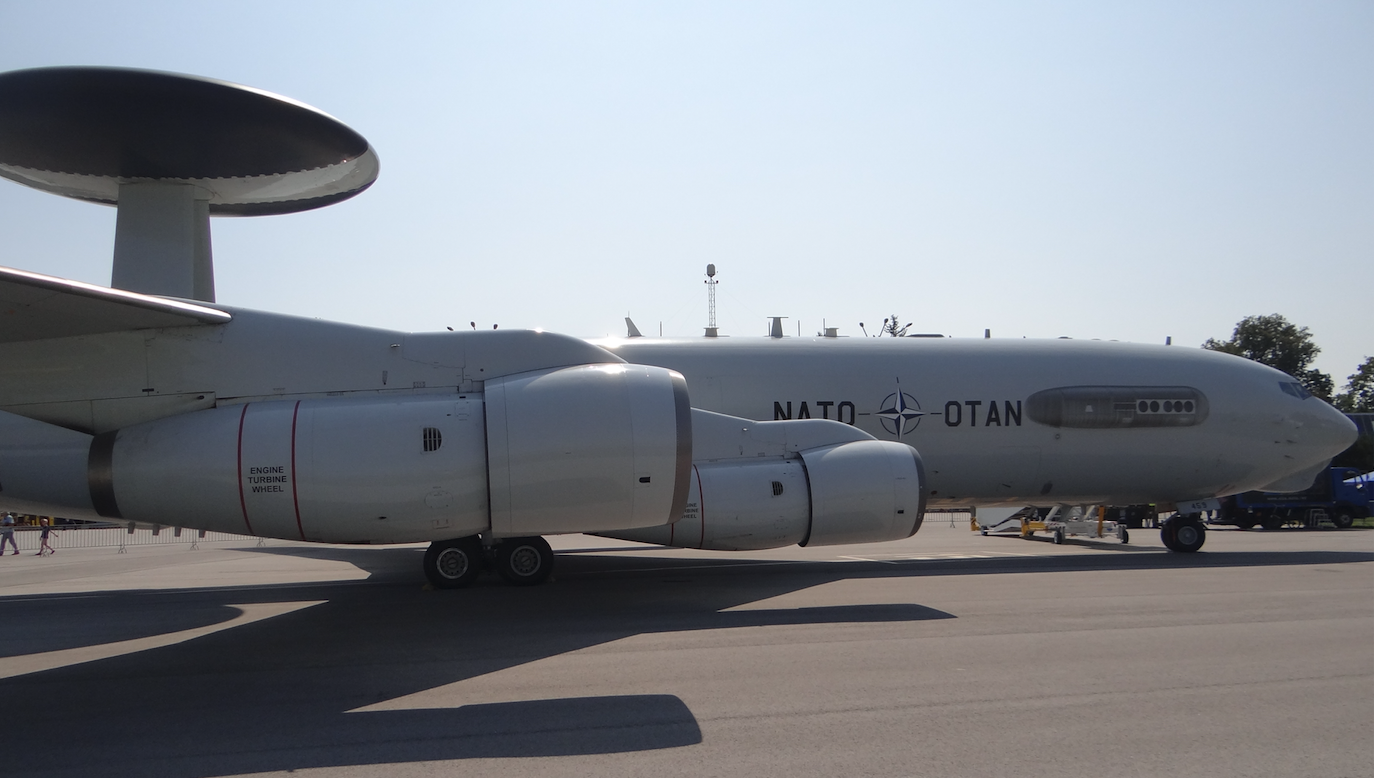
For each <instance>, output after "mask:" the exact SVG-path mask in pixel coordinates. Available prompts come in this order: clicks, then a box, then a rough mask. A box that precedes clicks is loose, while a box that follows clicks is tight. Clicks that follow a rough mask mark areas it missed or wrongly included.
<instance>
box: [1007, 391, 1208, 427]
mask: <svg viewBox="0 0 1374 778" xmlns="http://www.w3.org/2000/svg"><path fill="white" fill-rule="evenodd" d="M1207 411H1208V406H1207V398H1206V397H1205V396H1203V394H1202V392H1199V391H1198V390H1196V389H1194V388H1192V387H1190V386H1061V387H1059V388H1057V389H1046V390H1044V391H1042V392H1036V393H1035V394H1033V395H1031V396H1030V397H1029V398H1027V399H1026V412H1027V414H1028V415H1029V416H1030V417H1031V419H1032V420H1034V421H1037V422H1040V423H1041V424H1046V425H1049V426H1051V427H1080V428H1084V429H1121V428H1136V427H1191V426H1193V425H1195V424H1201V423H1202V421H1203V420H1204V419H1206V418H1207Z"/></svg>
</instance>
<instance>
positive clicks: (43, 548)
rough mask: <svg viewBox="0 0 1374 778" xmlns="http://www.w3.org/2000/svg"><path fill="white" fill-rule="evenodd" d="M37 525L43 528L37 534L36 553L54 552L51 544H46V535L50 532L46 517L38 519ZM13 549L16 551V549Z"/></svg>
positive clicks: (40, 554)
mask: <svg viewBox="0 0 1374 778" xmlns="http://www.w3.org/2000/svg"><path fill="white" fill-rule="evenodd" d="M38 526H40V527H42V528H43V531H42V532H41V533H39V535H38V543H39V545H38V555H39V556H43V555H44V554H56V553H57V549H55V548H53V547H52V546H51V545H49V544H48V537H49V536H50V535H51V534H52V527H49V526H48V520H47V518H41V519H39V520H38ZM15 550H16V551H17V550H18V549H15Z"/></svg>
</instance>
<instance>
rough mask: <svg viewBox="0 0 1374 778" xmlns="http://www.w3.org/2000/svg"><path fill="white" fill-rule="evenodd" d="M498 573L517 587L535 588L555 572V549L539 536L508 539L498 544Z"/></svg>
mask: <svg viewBox="0 0 1374 778" xmlns="http://www.w3.org/2000/svg"><path fill="white" fill-rule="evenodd" d="M496 572H498V573H500V574H501V577H502V578H504V579H506V580H507V581H508V582H510V583H512V584H515V585H516V586H535V585H536V584H541V583H544V581H546V580H548V578H549V574H550V573H552V572H553V549H551V548H549V542H548V541H547V540H544V539H543V538H541V537H539V536H537V535H536V536H534V537H529V538H506V539H505V540H503V541H501V542H500V543H498V544H496Z"/></svg>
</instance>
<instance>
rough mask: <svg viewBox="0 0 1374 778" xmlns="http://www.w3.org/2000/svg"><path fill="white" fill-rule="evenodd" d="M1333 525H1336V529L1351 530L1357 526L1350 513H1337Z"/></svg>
mask: <svg viewBox="0 0 1374 778" xmlns="http://www.w3.org/2000/svg"><path fill="white" fill-rule="evenodd" d="M1331 523H1332V524H1335V525H1336V529H1350V528H1351V527H1352V526H1353V525H1354V524H1355V517H1354V516H1351V515H1350V511H1336V515H1335V516H1332V517H1331Z"/></svg>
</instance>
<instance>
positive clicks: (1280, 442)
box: [0, 68, 1355, 587]
mask: <svg viewBox="0 0 1374 778" xmlns="http://www.w3.org/2000/svg"><path fill="white" fill-rule="evenodd" d="M378 169H379V168H378V159H377V155H376V154H375V152H374V151H373V150H372V148H371V147H370V146H369V144H368V143H367V141H366V140H365V139H364V138H363V137H362V136H360V135H358V134H357V133H356V132H354V131H352V130H351V129H349V128H348V127H346V126H344V125H343V124H342V123H340V122H339V121H337V120H336V119H334V118H332V117H330V116H327V115H325V114H323V113H320V112H319V111H316V110H315V109H313V108H310V107H309V106H305V105H302V104H300V103H298V102H295V101H292V100H289V99H286V98H282V97H279V96H276V95H273V94H269V93H266V92H262V91H259V90H255V89H250V88H247V87H242V86H238V85H234V84H228V83H224V82H220V81H213V80H209V79H203V78H197V77H191V76H182V75H175V74H168V73H158V72H151V71H138V70H126V69H115V68H43V69H34V70H24V71H14V72H10V73H5V74H0V175H3V176H4V177H6V178H9V179H11V180H13V181H17V182H19V183H22V184H26V185H29V186H32V187H35V188H38V189H41V190H44V191H48V192H53V193H57V194H61V195H64V196H67V197H73V198H78V199H83V200H89V201H93V202H97V203H104V204H113V205H116V206H117V208H118V213H117V219H116V235H115V249H114V265H113V274H112V278H113V281H112V287H113V288H106V287H99V286H93V285H89V284H83V283H78V282H74V281H66V280H62V279H58V278H53V277H49V276H44V275H39V274H36V273H32V272H26V271H23V270H16V269H0V508H2V509H9V510H17V511H23V512H28V513H39V514H54V515H61V516H68V517H73V518H102V517H103V518H108V519H117V520H127V521H139V522H148V523H155V524H161V525H167V526H179V527H187V528H191V529H203V530H215V531H225V532H236V533H247V534H250V535H258V536H264V537H273V538H284V539H291V540H307V541H320V542H329V543H398V542H420V541H429V542H430V543H431V545H430V548H429V551H428V552H427V553H426V555H425V562H424V567H425V574H426V575H427V577H428V578H429V579H430V580H431V581H432V582H433V583H434V584H435V585H436V586H441V587H456V586H462V585H464V584H466V583H468V582H470V581H471V580H472V579H473V577H475V576H476V575H477V574H478V572H479V570H480V569H481V568H482V566H483V565H484V564H485V563H486V561H487V560H488V559H490V560H493V561H494V563H495V565H496V567H497V570H498V572H500V573H501V574H502V575H503V576H504V577H505V578H507V579H508V580H510V581H512V582H514V583H521V584H528V583H537V582H539V581H542V580H544V579H545V578H546V577H547V575H548V573H549V571H550V569H551V567H552V564H553V556H552V552H551V551H550V550H549V545H548V543H547V542H545V541H544V540H543V537H542V536H544V535H551V534H560V533H599V534H603V535H609V536H613V537H621V538H628V539H635V540H642V541H646V542H653V543H661V544H667V545H673V546H686V547H693V548H708V549H762V548H773V547H781V546H786V545H793V544H801V545H808V546H809V545H826V544H841V543H863V542H875V541H883V540H893V539H899V538H905V537H909V536H910V535H912V534H913V533H915V532H916V531H917V530H918V529H919V528H920V526H921V519H922V515H923V513H924V511H925V509H926V508H927V507H928V506H933V505H948V506H976V505H1011V504H1016V505H1023V504H1042V505H1045V504H1054V503H1070V504H1075V503H1136V502H1149V501H1153V502H1176V501H1184V500H1193V499H1199V498H1210V497H1215V496H1220V495H1225V494H1231V493H1235V492H1240V491H1245V490H1249V489H1259V488H1263V489H1268V490H1282V489H1300V488H1302V487H1305V486H1306V485H1307V484H1308V482H1310V480H1311V478H1312V475H1313V473H1314V472H1315V471H1316V470H1318V469H1320V468H1322V467H1324V466H1325V464H1326V462H1327V461H1328V460H1329V459H1330V457H1331V456H1332V455H1334V454H1335V453H1337V452H1338V451H1340V450H1341V449H1342V448H1344V447H1346V446H1347V445H1349V443H1350V442H1351V441H1352V440H1353V439H1354V437H1355V430H1354V427H1353V425H1352V424H1351V423H1350V422H1349V420H1347V419H1346V418H1345V417H1344V416H1342V415H1341V414H1340V413H1338V412H1336V411H1335V410H1334V409H1333V408H1331V407H1330V406H1328V405H1327V404H1326V403H1324V402H1322V401H1321V400H1318V399H1315V398H1312V397H1310V396H1308V395H1307V394H1306V393H1305V392H1303V391H1302V390H1301V387H1300V386H1299V385H1298V384H1297V382H1295V381H1294V380H1293V379H1292V378H1291V377H1289V376H1287V375H1284V374H1283V373H1280V372H1277V371H1274V370H1271V369H1269V368H1267V367H1263V366H1261V365H1258V364H1255V363H1253V362H1249V361H1246V360H1243V359H1238V358H1235V357H1231V356H1227V355H1224V354H1217V353H1213V352H1208V351H1202V350H1195V349H1182V348H1167V347H1162V346H1161V347H1152V346H1140V345H1127V344H1117V343H1098V342H1080V341H1049V342H1042V341H994V340H973V339H970V340H948V339H938V340H935V339H881V340H880V339H853V340H850V339H834V338H817V339H802V338H797V339H786V340H777V339H771V338H761V339H757V340H750V339H740V338H735V339H701V340H692V341H678V340H662V339H648V338H635V339H626V340H622V341H603V342H600V343H592V342H588V341H584V340H579V339H576V338H571V337H566V336H562V335H556V334H552V333H545V332H529V331H490V332H444V333H418V334H417V333H400V332H393V331H388V330H382V329H374V328H369V327H363V326H357V325H353V324H340V323H333V322H325V321H318V320H312V319H303V318H296V317H291V316H284V315H279V314H272V313H264V312H259V311H251V310H244V309H240V308H234V307H230V306H226V305H221V304H219V303H217V302H216V301H215V292H214V274H213V264H212V261H211V251H210V228H209V217H210V216H211V215H217V216H252V215H259V214H280V213H289V212H293V211H300V210H306V209H310V208H317V207H321V206H324V205H328V204H331V203H334V202H338V201H340V200H344V199H347V198H349V197H352V196H354V195H356V194H358V193H359V192H361V191H363V190H364V189H366V188H367V187H368V186H369V185H370V184H371V183H372V182H373V180H375V178H376V176H377V173H378ZM1162 533H1163V537H1164V541H1165V543H1166V544H1167V545H1168V546H1169V547H1170V548H1172V549H1174V550H1176V551H1195V550H1197V549H1198V548H1200V547H1201V545H1202V543H1203V539H1204V529H1203V526H1202V524H1201V523H1199V522H1198V521H1196V520H1195V519H1188V518H1177V519H1174V520H1172V521H1170V522H1168V523H1167V524H1166V526H1165V527H1164V528H1163V530H1162Z"/></svg>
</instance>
